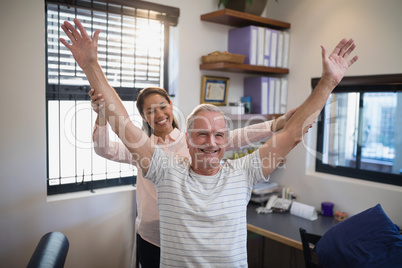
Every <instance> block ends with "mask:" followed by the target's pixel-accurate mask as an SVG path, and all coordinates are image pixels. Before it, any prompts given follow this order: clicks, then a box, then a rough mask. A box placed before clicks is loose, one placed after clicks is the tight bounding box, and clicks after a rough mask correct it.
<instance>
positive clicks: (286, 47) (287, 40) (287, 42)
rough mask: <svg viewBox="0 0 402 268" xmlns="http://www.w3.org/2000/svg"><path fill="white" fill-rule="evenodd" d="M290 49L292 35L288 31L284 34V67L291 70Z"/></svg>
mask: <svg viewBox="0 0 402 268" xmlns="http://www.w3.org/2000/svg"><path fill="white" fill-rule="evenodd" d="M289 48H290V34H289V33H288V32H286V31H284V32H283V67H282V68H289Z"/></svg>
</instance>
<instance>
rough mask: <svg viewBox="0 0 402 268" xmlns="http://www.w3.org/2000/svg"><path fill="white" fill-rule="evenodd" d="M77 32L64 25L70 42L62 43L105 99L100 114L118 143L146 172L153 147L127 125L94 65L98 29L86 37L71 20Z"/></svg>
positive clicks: (123, 111)
mask: <svg viewBox="0 0 402 268" xmlns="http://www.w3.org/2000/svg"><path fill="white" fill-rule="evenodd" d="M74 23H75V25H76V26H77V28H78V30H79V31H78V30H77V29H75V28H74V27H73V26H72V25H71V24H70V23H69V22H64V24H63V25H62V26H61V28H62V29H63V31H64V32H65V33H66V34H67V36H68V37H69V39H70V40H71V44H69V43H68V42H67V41H66V40H64V39H63V38H60V42H62V43H63V44H64V45H65V46H66V47H67V48H68V49H70V51H71V53H72V54H73V56H74V59H75V61H76V62H77V63H78V65H79V66H80V67H81V68H82V70H83V71H84V73H85V75H86V77H87V79H88V81H89V83H90V85H91V88H93V89H95V94H98V93H100V94H102V96H103V99H104V100H105V108H104V112H105V115H106V119H107V120H108V122H109V124H110V126H111V127H112V129H113V131H114V132H115V133H116V134H117V135H118V136H119V138H120V139H121V141H122V142H123V143H124V144H125V145H126V147H127V148H128V149H129V150H130V152H131V153H132V154H133V158H134V159H135V160H138V159H141V160H142V161H138V162H139V163H141V164H140V166H141V168H142V169H143V171H144V172H145V173H146V172H147V171H148V167H149V162H148V161H147V160H148V159H149V161H150V159H151V158H152V155H153V152H154V148H153V147H152V146H151V143H150V140H149V138H148V136H147V135H146V134H145V133H144V132H143V131H142V130H141V129H139V128H137V127H136V126H134V124H133V123H132V122H131V120H130V118H129V116H128V113H127V111H126V109H125V108H124V106H123V103H122V102H121V100H120V98H119V96H118V95H117V93H116V91H115V90H114V89H113V88H112V87H111V86H110V85H109V82H108V81H107V78H106V76H105V74H104V73H103V71H102V68H101V66H100V65H99V63H98V55H97V54H98V38H99V33H100V30H97V31H96V32H95V33H94V36H93V39H91V37H90V36H89V35H88V34H87V32H86V30H85V28H84V27H83V26H82V24H81V22H80V21H79V20H78V19H74Z"/></svg>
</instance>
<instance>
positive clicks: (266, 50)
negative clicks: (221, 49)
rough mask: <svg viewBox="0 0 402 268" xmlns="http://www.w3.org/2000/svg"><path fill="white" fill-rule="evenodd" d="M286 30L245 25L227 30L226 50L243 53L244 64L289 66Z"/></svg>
mask: <svg viewBox="0 0 402 268" xmlns="http://www.w3.org/2000/svg"><path fill="white" fill-rule="evenodd" d="M289 42H290V35H289V32H287V31H280V30H274V29H270V28H266V27H260V26H253V25H251V26H247V27H242V28H236V29H232V30H230V31H229V36H228V52H230V53H235V54H242V55H245V56H246V58H245V60H244V63H245V64H250V65H261V66H267V67H275V68H289Z"/></svg>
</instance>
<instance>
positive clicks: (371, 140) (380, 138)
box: [322, 92, 402, 174]
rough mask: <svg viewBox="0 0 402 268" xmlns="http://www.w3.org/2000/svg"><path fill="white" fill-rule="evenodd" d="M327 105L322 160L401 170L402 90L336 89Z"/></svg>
mask: <svg viewBox="0 0 402 268" xmlns="http://www.w3.org/2000/svg"><path fill="white" fill-rule="evenodd" d="M359 105H361V106H362V108H361V109H359ZM324 109H325V118H324V121H323V123H324V124H323V155H322V163H323V164H328V165H331V166H342V167H351V168H356V169H362V170H370V171H376V172H383V173H394V174H402V142H401V139H402V138H401V135H402V125H401V124H397V121H396V120H397V116H396V115H397V114H402V93H400V92H399V93H392V92H381V93H380V92H376V93H356V92H352V93H333V94H331V96H330V98H329V100H328V102H327V105H326V106H325V108H324Z"/></svg>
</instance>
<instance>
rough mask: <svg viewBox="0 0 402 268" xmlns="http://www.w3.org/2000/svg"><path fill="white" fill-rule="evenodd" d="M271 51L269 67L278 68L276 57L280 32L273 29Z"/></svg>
mask: <svg viewBox="0 0 402 268" xmlns="http://www.w3.org/2000/svg"><path fill="white" fill-rule="evenodd" d="M270 46H271V49H270V53H269V67H276V55H277V51H278V31H277V30H272V29H271V44H270Z"/></svg>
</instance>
